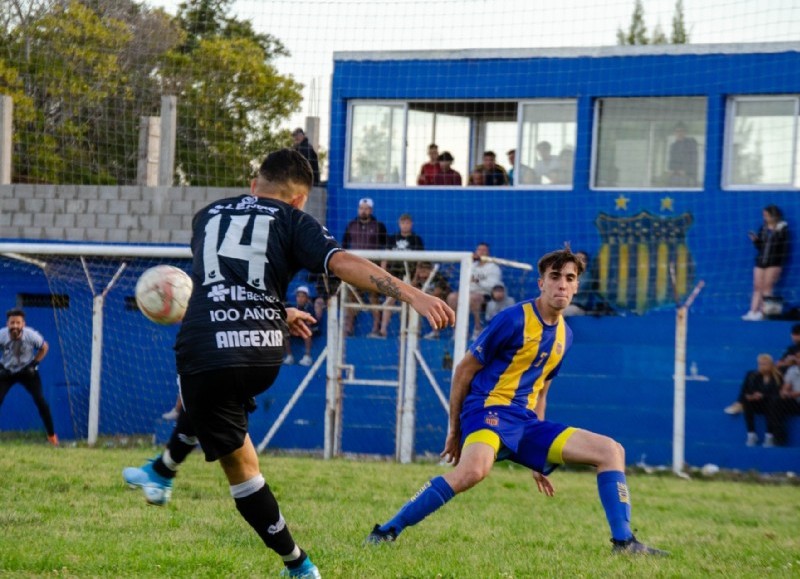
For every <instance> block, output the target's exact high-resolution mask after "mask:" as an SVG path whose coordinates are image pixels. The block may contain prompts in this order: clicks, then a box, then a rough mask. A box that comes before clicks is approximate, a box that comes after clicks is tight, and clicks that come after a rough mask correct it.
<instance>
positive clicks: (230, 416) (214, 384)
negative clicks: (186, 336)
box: [180, 366, 280, 462]
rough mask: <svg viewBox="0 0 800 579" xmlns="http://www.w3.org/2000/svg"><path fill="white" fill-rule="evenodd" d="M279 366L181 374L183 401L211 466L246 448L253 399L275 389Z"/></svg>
mask: <svg viewBox="0 0 800 579" xmlns="http://www.w3.org/2000/svg"><path fill="white" fill-rule="evenodd" d="M279 370H280V366H264V367H257V368H222V369H220V370H209V371H207V372H199V373H197V374H181V382H180V384H181V399H182V400H183V407H184V409H185V410H186V414H187V415H188V417H189V419H190V420H191V422H192V425H193V426H194V429H195V431H196V434H197V438H198V439H199V440H200V446H201V447H202V448H203V452H204V453H205V455H206V460H207V461H208V462H213V461H215V460H217V459H219V458H222V457H223V456H227V455H229V454H230V453H232V452H233V451H235V450H238V449H240V448H241V447H242V445H244V441H245V438H246V437H247V425H248V416H247V415H248V413H249V412H252V411H253V410H255V408H254V401H253V397H254V396H256V395H257V394H261V393H262V392H264V391H265V390H266V389H267V388H269V387H270V386H272V383H273V382H274V381H275V378H276V377H277V376H278V371H279Z"/></svg>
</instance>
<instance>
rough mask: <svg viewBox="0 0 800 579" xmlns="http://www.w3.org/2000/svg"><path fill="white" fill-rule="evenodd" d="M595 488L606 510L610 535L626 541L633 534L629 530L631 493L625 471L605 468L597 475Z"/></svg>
mask: <svg viewBox="0 0 800 579" xmlns="http://www.w3.org/2000/svg"><path fill="white" fill-rule="evenodd" d="M597 490H598V492H599V493H600V502H601V503H602V504H603V508H604V509H605V511H606V519H608V526H609V527H611V536H612V537H613V538H614V539H616V540H617V541H626V540H628V539H630V538H631V537H632V536H633V533H632V532H631V525H630V522H631V495H630V493H629V492H628V483H627V482H626V480H625V473H624V472H621V471H618V470H607V471H605V472H601V473H600V474H598V475H597Z"/></svg>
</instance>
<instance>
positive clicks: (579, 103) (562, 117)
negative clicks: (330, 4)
mask: <svg viewBox="0 0 800 579" xmlns="http://www.w3.org/2000/svg"><path fill="white" fill-rule="evenodd" d="M798 51H800V44H797V43H772V44H770V43H765V44H758V45H735V46H734V45H679V46H674V45H667V46H640V47H631V46H625V47H604V48H574V49H532V50H494V51H485V50H480V51H469V50H466V51H464V50H460V51H458V50H454V51H438V52H436V51H435V52H421V51H420V52H413V51H412V52H377V53H376V52H358V53H353V52H349V53H337V54H336V55H335V66H334V77H333V93H332V94H333V98H332V102H331V127H332V131H331V143H330V180H329V186H328V199H329V207H328V212H329V213H328V223H329V225H330V226H331V229H332V230H333V231H334V232H335V233H336V234H340V232H341V231H342V229H343V227H344V225H345V224H346V222H347V220H348V219H349V218H352V217H353V215H354V214H355V208H356V204H357V201H358V199H359V198H361V197H364V196H365V195H367V194H369V196H370V197H372V198H374V200H375V203H376V206H375V213H376V215H377V216H378V217H379V218H380V219H382V220H384V221H385V222H386V223H387V224H391V223H393V222H394V220H395V219H396V217H397V215H399V214H400V213H403V212H409V213H411V214H413V215H414V224H415V228H416V230H417V232H418V233H419V234H420V235H421V236H422V237H423V238H424V239H425V241H426V247H429V248H432V249H449V250H453V249H459V250H465V249H466V250H469V249H472V248H473V247H474V245H475V243H476V242H477V241H479V240H486V241H488V242H489V243H490V244H491V246H492V252H493V254H494V255H497V256H501V257H506V258H510V259H516V260H521V261H530V260H532V259H535V256H537V255H539V254H541V253H543V252H544V251H546V250H548V249H550V248H552V247H557V246H559V245H560V244H562V243H563V242H564V241H570V242H571V244H572V246H573V247H574V248H576V249H577V248H580V249H585V250H586V251H588V252H589V253H590V254H591V255H592V256H594V257H595V258H596V259H597V260H598V271H599V276H600V283H601V287H602V289H603V291H604V293H605V294H606V295H607V296H608V297H609V299H610V300H611V301H612V302H614V303H615V304H616V306H618V307H619V308H620V309H622V310H627V311H635V312H637V313H642V312H644V311H646V310H649V309H652V308H654V307H658V306H660V305H663V304H667V303H672V302H673V300H674V294H675V292H676V291H677V293H678V294H679V295H686V293H687V292H688V291H689V290H691V287H692V285H693V282H694V281H695V280H696V279H700V278H702V279H704V280H705V281H706V284H707V286H708V289H707V293H706V296H708V295H713V296H714V299H713V300H709V299H705V300H703V302H702V307H703V308H704V309H705V311H709V312H714V313H724V314H734V313H736V312H739V313H740V314H741V313H742V312H744V311H746V309H747V302H748V294H749V293H750V291H751V289H752V276H751V273H750V270H751V268H752V263H753V257H754V251H753V248H752V245H751V244H750V242H749V240H748V237H747V232H748V231H749V230H753V229H757V228H758V226H759V225H760V221H761V210H762V208H763V207H764V206H765V205H768V204H776V205H778V206H779V207H781V209H782V210H783V211H784V215H785V217H786V219H787V221H788V222H789V223H790V227H791V226H793V225H794V224H795V223H797V221H798V220H797V219H796V218H795V216H797V215H798V212H797V209H798V208H800V204H798V202H797V201H796V199H797V195H796V194H797V193H798V192H800V156H799V155H798V142H800V137H799V135H800V133H799V132H798V119H800V117H799V116H798V111H799V110H800V109H799V108H798V107H799V106H800V66H798V65H800V52H798ZM432 143H435V144H436V145H438V150H439V153H440V154H441V153H443V152H444V151H447V152H449V153H450V154H451V155H452V157H453V158H454V161H453V162H452V168H453V169H454V170H456V171H458V172H459V174H460V175H461V182H462V183H463V185H461V186H451V185H440V186H437V185H432V186H420V185H417V183H418V175H419V172H420V168H421V166H422V165H423V164H424V163H426V162H427V161H428V156H427V153H428V146H429V145H430V144H432ZM512 150H513V152H514V155H513V156H510V155H509V152H511V151H512ZM487 151H490V152H493V153H494V161H495V163H496V164H498V165H501V166H502V167H503V168H504V171H505V173H507V174H509V177H510V178H509V179H508V181H510V182H509V183H508V184H507V185H506V184H500V185H497V186H486V185H484V184H482V183H481V182H480V181H481V176H480V175H477V176H476V178H475V179H473V178H471V177H472V176H473V175H474V174H475V173H476V169H482V168H483V165H484V156H483V155H484V153H485V152H487ZM478 172H479V171H478ZM671 267H672V268H673V269H675V270H676V271H674V272H673V273H672V275H670V271H669V270H670V268H671ZM798 281H800V268H798V267H792V268H787V271H785V272H784V277H783V280H782V282H781V285H782V287H781V291H782V295H783V297H784V298H785V300H786V301H787V302H790V301H796V300H797V299H798V298H800V295H796V293H795V290H794V288H795V287H797V285H798V283H797V282H798ZM699 305H700V304H699Z"/></svg>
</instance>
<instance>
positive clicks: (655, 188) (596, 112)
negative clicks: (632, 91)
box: [589, 95, 708, 193]
mask: <svg viewBox="0 0 800 579" xmlns="http://www.w3.org/2000/svg"><path fill="white" fill-rule="evenodd" d="M628 98H630V99H676V98H678V99H688V98H702V99H705V101H706V118H705V123H706V126H705V133H704V144H703V156H702V158H700V159H699V161H698V162H700V163H703V181H705V175H706V170H707V169H708V163H707V161H706V159H707V157H708V95H652V96H651V95H647V96H635V97H628V96H612V95H604V96H596V97H594V102H593V103H592V151H591V159H590V164H589V190H590V191H641V192H643V193H663V192H665V191H669V192H670V193H698V192H702V191H703V190H704V186H703V183H702V182H701V183H700V184H699V185H698V186H697V187H664V186H661V185H651V186H650V187H642V186H637V187H598V186H597V185H595V183H596V182H597V155H598V152H599V151H598V140H599V139H600V102H601V101H604V100H611V99H628ZM648 159H650V155H649V153H648ZM647 170H648V172H649V171H650V170H651V167H650V166H649V165H648V168H647Z"/></svg>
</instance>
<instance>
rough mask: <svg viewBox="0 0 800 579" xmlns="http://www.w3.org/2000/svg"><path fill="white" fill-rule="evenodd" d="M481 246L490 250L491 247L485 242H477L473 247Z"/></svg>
mask: <svg viewBox="0 0 800 579" xmlns="http://www.w3.org/2000/svg"><path fill="white" fill-rule="evenodd" d="M481 245H485V246H486V247H487V248H489V249H491V248H492V247H491V246H490V245H489V244H488V243H486V242H485V241H479V242H478V244H477V245H476V246H475V247H480V246H481Z"/></svg>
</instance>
